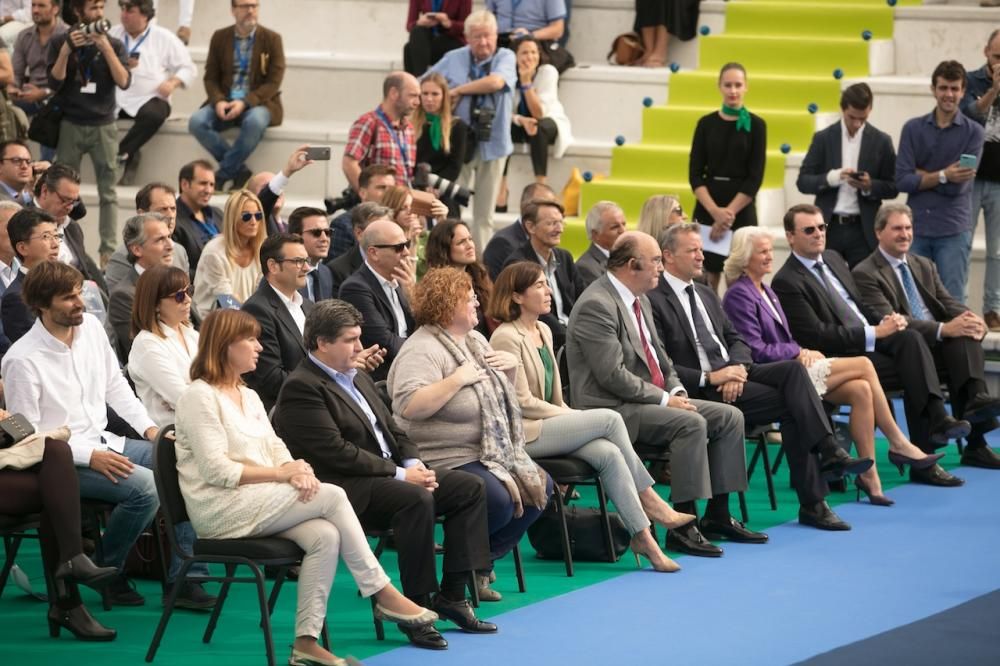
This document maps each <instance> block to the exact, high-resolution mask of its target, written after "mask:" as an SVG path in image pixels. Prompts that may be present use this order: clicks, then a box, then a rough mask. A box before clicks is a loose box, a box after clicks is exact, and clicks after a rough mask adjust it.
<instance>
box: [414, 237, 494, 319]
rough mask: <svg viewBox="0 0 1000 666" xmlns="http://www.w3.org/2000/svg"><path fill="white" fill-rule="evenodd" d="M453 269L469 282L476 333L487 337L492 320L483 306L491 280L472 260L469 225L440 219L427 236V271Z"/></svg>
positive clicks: (487, 297) (474, 245)
mask: <svg viewBox="0 0 1000 666" xmlns="http://www.w3.org/2000/svg"><path fill="white" fill-rule="evenodd" d="M444 266H454V267H455V268H458V269H460V270H463V271H465V272H466V273H467V274H468V275H469V277H470V278H471V279H472V290H473V291H475V292H476V300H477V301H478V304H477V305H476V318H477V319H478V320H479V323H478V324H476V330H477V331H479V333H481V334H482V336H483V337H484V338H485V337H488V336H489V334H490V333H491V332H492V331H493V329H494V328H495V327H496V321H490V320H489V319H487V316H486V305H487V304H488V303H489V302H490V292H492V290H493V281H492V280H490V276H489V274H487V272H486V267H485V266H483V263H482V262H481V261H479V259H477V258H476V241H474V240H473V239H472V231H470V230H469V225H467V224H466V223H465V222H462V221H461V220H453V219H448V220H443V221H441V222H438V223H437V224H435V225H434V228H433V229H431V232H430V234H428V235H427V268H442V267H444Z"/></svg>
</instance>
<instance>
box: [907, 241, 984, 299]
mask: <svg viewBox="0 0 1000 666" xmlns="http://www.w3.org/2000/svg"><path fill="white" fill-rule="evenodd" d="M910 251H911V252H913V253H914V254H919V255H920V256H921V257H927V258H928V259H930V260H931V261H933V262H934V264H935V265H936V266H937V270H938V274H939V275H940V276H941V282H943V283H944V288H945V289H947V290H948V293H949V294H951V295H952V297H953V298H956V299H958V300H959V301H961V302H962V303H965V299H966V291H965V289H966V287H967V286H968V283H969V255H970V254H971V253H972V231H971V230H970V231H963V232H961V233H957V234H952V235H951V236H938V237H935V238H932V237H929V236H914V237H913V245H912V246H911V247H910Z"/></svg>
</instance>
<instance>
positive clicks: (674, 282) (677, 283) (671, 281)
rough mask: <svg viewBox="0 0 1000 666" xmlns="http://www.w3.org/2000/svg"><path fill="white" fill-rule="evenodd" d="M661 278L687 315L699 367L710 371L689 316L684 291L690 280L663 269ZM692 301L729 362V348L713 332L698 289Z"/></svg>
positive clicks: (710, 365) (686, 297)
mask: <svg viewBox="0 0 1000 666" xmlns="http://www.w3.org/2000/svg"><path fill="white" fill-rule="evenodd" d="M663 279H665V280H666V281H667V284H668V285H670V288H671V289H673V290H674V294H675V295H676V296H677V300H678V301H680V303H681V309H682V310H684V314H686V315H687V319H688V326H690V327H691V333H692V334H693V335H694V344H695V348H696V349H697V350H698V362H699V363H700V364H701V369H702V371H703V372H711V371H712V364H711V363H709V362H708V354H707V353H706V352H705V347H704V346H703V345H702V344H701V340H700V339H698V329H696V328H695V326H694V319H692V318H691V299H690V298H689V297H688V294H687V291H685V290H686V289H687V288H688V286H690V285H691V282H684V281H683V280H681V279H680V278H677V277H674V276H673V275H671V274H670V273H668V272H666V271H664V272H663ZM694 302H695V303H696V304H697V305H698V311H699V312H701V320H702V321H703V322H705V327H706V328H707V329H708V332H709V333H710V334H711V336H712V339H713V340H715V344H717V345H719V351H721V352H722V358H723V359H725V361H726V362H727V363H728V362H729V350H728V349H726V343H725V342H723V341H722V340H720V339H719V336H717V335H716V334H715V330H714V329H713V328H712V320H711V319H710V318H709V316H708V310H706V309H705V304H704V303H702V302H701V296H699V295H698V290H697V289H695V290H694ZM701 382H702V385H703V384H704V382H705V378H704V376H703V377H702V378H701Z"/></svg>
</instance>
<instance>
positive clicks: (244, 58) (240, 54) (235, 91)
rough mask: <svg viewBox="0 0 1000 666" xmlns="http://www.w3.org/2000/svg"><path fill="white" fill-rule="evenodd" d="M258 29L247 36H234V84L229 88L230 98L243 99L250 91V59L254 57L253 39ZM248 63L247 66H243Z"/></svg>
mask: <svg viewBox="0 0 1000 666" xmlns="http://www.w3.org/2000/svg"><path fill="white" fill-rule="evenodd" d="M256 33H257V31H256V30H254V31H253V32H251V33H250V34H249V35H247V36H246V37H240V36H239V35H236V36H235V37H234V38H233V67H234V68H235V71H234V72H233V85H232V87H231V88H230V89H229V99H231V100H237V99H243V98H244V97H246V96H247V94H248V93H249V92H250V68H251V63H250V59H251V58H252V57H253V40H254V37H256V36H257V35H256ZM243 63H246V66H245V67H244V66H242V65H243Z"/></svg>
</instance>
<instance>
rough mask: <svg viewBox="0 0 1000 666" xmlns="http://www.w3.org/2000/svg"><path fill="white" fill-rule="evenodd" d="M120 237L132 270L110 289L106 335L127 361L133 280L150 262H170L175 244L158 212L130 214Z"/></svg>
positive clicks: (150, 265)
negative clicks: (126, 250) (110, 337)
mask: <svg viewBox="0 0 1000 666" xmlns="http://www.w3.org/2000/svg"><path fill="white" fill-rule="evenodd" d="M122 241H123V243H124V245H125V247H126V248H127V249H128V261H129V263H130V264H132V270H131V271H129V272H127V273H126V274H125V275H124V276H123V277H122V279H121V280H119V281H118V284H116V285H115V288H114V289H112V290H111V299H110V302H109V304H108V321H107V323H106V324H105V326H106V328H107V329H108V335H109V336H111V335H113V336H114V337H113V338H112V340H114V341H115V342H116V349H115V351H117V352H118V358H119V360H121V362H122V363H127V362H128V353H129V350H131V349H132V335H131V327H132V302H133V301H135V283H136V282H138V281H139V276H140V275H142V274H143V273H144V272H145V271H146V270H148V269H150V268H152V267H153V266H170V265H172V262H173V257H174V244H173V241H171V240H170V227H169V225H168V224H167V218H165V217H164V216H163V215H160V214H159V213H142V214H139V215H134V216H132V217H130V218H129V219H128V220H127V221H126V222H125V226H124V228H122Z"/></svg>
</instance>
